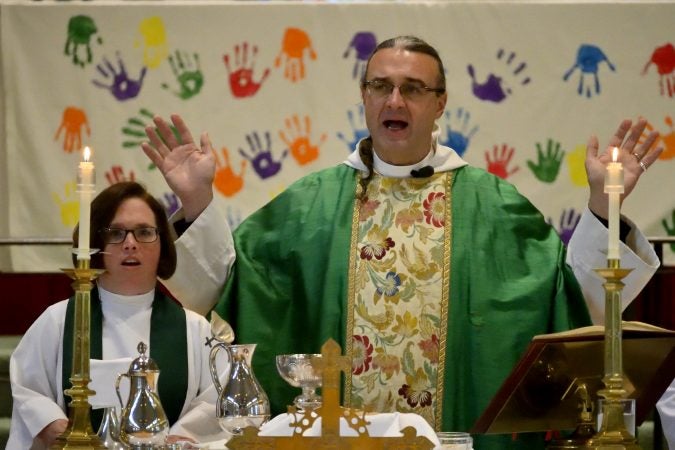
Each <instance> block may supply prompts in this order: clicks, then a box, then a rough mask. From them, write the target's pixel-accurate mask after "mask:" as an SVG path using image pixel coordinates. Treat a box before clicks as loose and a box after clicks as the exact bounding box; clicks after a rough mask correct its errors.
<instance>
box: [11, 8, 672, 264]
mask: <svg viewBox="0 0 675 450" xmlns="http://www.w3.org/2000/svg"><path fill="white" fill-rule="evenodd" d="M0 17H1V20H2V23H1V26H0V30H1V33H2V35H1V40H2V42H1V44H2V79H3V91H2V92H3V101H4V108H3V112H2V125H3V128H4V130H3V131H4V132H3V133H2V139H1V143H2V144H1V145H2V149H1V152H0V156H1V157H0V170H1V172H0V177H1V178H2V181H0V183H2V186H3V192H2V196H1V197H0V200H1V201H2V214H0V215H1V216H3V217H2V218H1V219H0V226H1V227H0V235H3V236H8V237H13V238H21V237H68V236H70V234H71V230H72V228H73V227H74V225H75V224H76V223H77V220H78V196H77V192H76V184H75V181H76V169H77V165H78V162H79V161H80V160H81V158H82V147H83V146H85V145H88V146H90V147H91V148H92V150H93V155H94V156H93V161H94V163H95V165H96V177H97V179H96V189H97V191H100V190H101V189H103V188H105V187H106V186H107V185H109V184H110V183H114V182H116V181H119V180H123V179H135V180H137V181H140V182H142V183H144V184H145V185H146V186H148V188H149V189H150V191H151V192H152V193H153V194H154V195H156V196H157V197H158V198H159V199H160V200H161V201H162V202H163V203H164V204H165V206H166V208H167V210H168V211H169V212H172V211H174V210H175V209H176V208H178V206H179V205H178V201H177V199H176V197H175V196H174V195H173V194H172V193H171V192H170V190H169V189H168V187H167V186H166V184H165V182H164V180H163V178H162V176H161V174H160V173H159V171H158V170H157V169H156V168H154V167H152V165H151V164H150V162H149V160H148V159H147V158H146V157H145V155H144V154H143V153H142V151H141V150H140V147H139V143H140V142H141V141H142V140H144V133H143V128H144V126H145V125H146V124H149V123H150V119H151V117H152V115H153V114H160V115H162V116H164V117H166V116H168V115H169V114H170V113H180V114H181V115H182V116H183V117H184V119H185V120H186V122H187V123H188V125H189V126H190V127H191V129H192V131H193V133H194V135H195V137H196V138H197V137H198V134H199V133H200V132H201V131H208V132H209V134H210V137H211V140H212V142H213V145H214V148H215V152H216V157H217V172H216V179H215V183H214V184H215V192H216V201H217V202H218V205H219V206H220V207H221V208H222V210H223V215H224V216H225V217H227V220H228V221H229V222H230V224H231V225H232V226H233V227H236V225H237V224H238V223H239V222H240V221H241V220H242V219H244V218H245V217H246V216H247V215H248V214H250V213H251V212H252V211H254V210H256V209H257V208H259V207H260V206H262V205H263V204H265V203H266V202H267V201H269V200H270V199H271V198H273V197H274V196H275V195H276V194H277V193H279V192H280V191H281V190H283V189H284V188H285V187H286V186H288V185H289V184H290V183H292V182H293V181H294V180H296V179H297V178H299V177H301V176H302V175H304V174H306V173H308V172H311V171H314V170H317V169H320V168H323V167H327V166H331V165H334V164H337V163H340V162H341V161H343V160H344V159H345V158H346V157H347V155H348V154H349V152H351V151H352V149H353V147H354V144H355V143H356V142H357V141H358V139H360V138H361V137H363V136H365V135H366V133H367V132H366V129H365V122H364V118H363V109H362V107H361V104H360V95H359V89H358V80H359V78H360V77H361V75H362V73H363V70H364V66H365V60H366V59H367V57H368V55H369V53H370V52H371V51H372V49H373V48H374V46H375V45H376V44H377V43H378V42H381V41H382V40H384V39H387V38H389V37H392V36H394V35H399V34H414V35H418V36H420V37H422V38H423V39H425V40H427V41H428V42H429V43H431V44H432V45H434V46H435V47H436V48H437V49H438V50H439V51H440V54H441V57H442V58H443V60H444V62H445V64H446V72H447V74H446V75H447V84H448V90H449V96H448V105H447V109H446V113H445V115H444V116H443V117H442V118H441V119H440V120H439V121H438V124H439V126H440V127H441V131H442V134H441V141H442V143H444V144H446V145H449V146H451V147H453V148H454V149H455V150H456V151H457V152H458V153H459V154H460V155H462V156H463V157H464V158H465V159H466V160H467V161H469V163H470V164H472V165H475V166H478V167H481V168H485V169H487V170H488V171H490V172H492V173H494V174H496V175H498V176H501V177H503V178H506V179H508V180H509V181H510V182H512V183H514V184H515V185H516V186H517V187H518V188H519V190H520V191H521V192H523V193H524V194H525V195H526V196H527V197H529V198H530V199H531V200H532V202H533V203H534V204H535V205H536V206H537V207H538V208H539V209H540V210H541V211H542V213H543V214H544V216H545V217H546V218H547V219H548V220H550V222H551V224H552V225H553V226H554V227H555V228H556V229H557V230H558V232H559V233H560V234H561V237H562V238H563V240H566V239H568V238H569V235H570V233H571V230H572V229H573V228H574V226H575V224H576V220H577V219H578V217H579V214H580V212H581V209H582V208H583V207H584V205H585V203H586V200H587V192H588V187H587V184H586V177H585V172H584V168H583V162H584V155H585V144H586V141H587V139H588V137H589V136H590V135H591V134H596V135H598V137H599V139H600V145H601V148H604V147H605V145H606V144H607V140H608V138H609V136H611V134H612V133H613V132H614V130H615V129H616V126H617V125H618V123H619V121H620V120H621V119H623V118H631V119H636V118H638V117H639V116H643V117H645V118H646V119H647V120H648V121H649V127H650V128H653V129H656V130H658V131H660V132H661V135H662V140H661V142H660V143H661V145H664V146H665V147H666V150H665V152H664V153H663V155H662V157H661V160H660V161H659V162H658V164H657V165H656V166H654V167H653V168H651V169H650V170H649V172H648V174H647V176H645V177H644V178H643V179H642V180H641V182H640V184H639V187H638V189H637V190H636V192H634V193H633V195H632V196H631V197H630V199H629V200H628V201H627V202H626V203H625V204H624V209H623V212H624V213H625V214H626V215H628V216H629V217H630V218H631V219H633V220H634V221H635V222H636V223H637V224H638V225H639V226H640V227H641V228H642V229H643V230H644V231H645V232H646V234H647V235H649V236H665V235H668V234H671V235H673V234H675V176H673V175H674V174H675V171H674V169H675V130H674V128H673V117H674V115H675V114H674V113H675V72H674V68H675V50H674V49H673V43H674V42H675V32H674V28H673V23H674V20H675V3H673V2H649V1H641V2H637V1H636V2H621V3H615V4H613V3H609V2H599V3H592V2H582V3H577V4H574V3H563V4H560V3H551V2H532V1H527V2H526V1H523V2H507V1H505V2H498V3H494V4H491V3H485V2H466V3H465V2H406V3H398V2H381V3H375V2H364V3H362V2H350V3H304V2H197V1H185V2H180V3H177V2H140V1H138V2H123V3H114V2H101V3H95V2H85V3H75V2H68V3H53V4H49V3H43V2H37V3H22V4H21V3H17V4H12V3H10V2H4V3H3V4H2V5H1V6H0ZM0 252H3V253H2V258H3V259H2V262H3V266H7V267H2V269H3V270H15V271H58V270H59V269H60V268H62V267H68V266H70V265H71V262H70V249H68V248H67V247H63V246H61V247H55V246H51V247H44V246H43V247H35V246H12V247H4V248H0ZM669 252H670V250H669V251H668V252H667V253H669ZM667 257H671V258H672V253H669V254H667Z"/></svg>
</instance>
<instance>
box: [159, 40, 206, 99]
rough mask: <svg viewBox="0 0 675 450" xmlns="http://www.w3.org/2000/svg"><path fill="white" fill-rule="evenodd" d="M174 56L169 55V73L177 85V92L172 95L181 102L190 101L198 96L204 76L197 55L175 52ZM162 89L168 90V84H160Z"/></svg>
mask: <svg viewBox="0 0 675 450" xmlns="http://www.w3.org/2000/svg"><path fill="white" fill-rule="evenodd" d="M174 54H175V56H174V55H169V65H170V66H171V72H172V73H173V76H174V77H175V78H176V82H177V83H178V90H177V91H172V92H173V94H174V95H175V96H176V97H178V98H181V99H183V100H187V99H190V98H192V97H194V96H195V95H197V94H199V92H200V91H201V90H202V86H203V85H204V74H203V73H202V70H201V67H200V65H199V55H198V54H197V53H193V54H192V55H190V54H189V53H187V52H181V51H180V50H176V51H175V52H174ZM162 88H163V89H167V90H169V89H170V86H169V84H168V83H162Z"/></svg>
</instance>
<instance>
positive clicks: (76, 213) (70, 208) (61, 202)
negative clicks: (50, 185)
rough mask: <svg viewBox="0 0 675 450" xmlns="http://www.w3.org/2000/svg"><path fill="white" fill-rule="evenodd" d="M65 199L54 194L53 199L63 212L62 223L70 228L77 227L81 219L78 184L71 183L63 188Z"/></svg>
mask: <svg viewBox="0 0 675 450" xmlns="http://www.w3.org/2000/svg"><path fill="white" fill-rule="evenodd" d="M63 191H64V194H65V195H64V198H63V199H62V198H61V196H60V195H59V194H57V193H56V192H52V199H53V200H54V203H56V205H57V206H58V207H59V210H60V211H61V223H62V224H63V225H65V226H67V227H68V228H72V227H74V226H75V225H77V221H78V219H79V217H80V202H79V197H78V196H77V182H75V181H69V182H68V183H66V184H65V185H64V186H63Z"/></svg>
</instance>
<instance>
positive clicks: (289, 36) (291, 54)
mask: <svg viewBox="0 0 675 450" xmlns="http://www.w3.org/2000/svg"><path fill="white" fill-rule="evenodd" d="M305 51H307V52H309V57H310V59H316V52H315V51H314V49H313V48H312V41H311V40H310V39H309V36H308V35H307V33H305V32H304V31H303V30H301V29H299V28H286V32H285V33H284V38H283V41H282V43H281V50H280V51H279V54H278V55H277V57H276V60H275V61H274V67H279V66H281V58H282V56H284V57H285V59H284V77H285V78H286V79H288V80H290V81H291V82H293V83H296V82H298V81H300V80H302V79H303V78H305V61H304V56H305Z"/></svg>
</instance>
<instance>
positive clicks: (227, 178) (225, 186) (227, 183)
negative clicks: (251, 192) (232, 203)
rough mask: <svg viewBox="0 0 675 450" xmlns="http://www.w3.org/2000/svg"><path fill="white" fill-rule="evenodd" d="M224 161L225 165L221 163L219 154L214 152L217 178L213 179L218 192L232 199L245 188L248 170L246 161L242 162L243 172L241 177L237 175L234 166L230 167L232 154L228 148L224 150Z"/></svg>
mask: <svg viewBox="0 0 675 450" xmlns="http://www.w3.org/2000/svg"><path fill="white" fill-rule="evenodd" d="M222 152H223V159H224V160H225V164H224V165H223V163H222V162H221V161H220V158H218V154H217V153H216V152H215V150H214V151H213V155H214V156H215V157H216V176H215V178H214V179H213V184H214V185H215V186H216V189H218V192H220V193H221V194H223V195H224V196H225V197H232V196H233V195H234V194H236V193H237V192H239V191H241V188H242V187H244V169H246V160H245V159H243V160H242V161H241V172H240V173H239V175H237V174H235V173H234V172H233V171H232V166H231V165H230V154H229V152H228V150H227V148H225V147H223V148H222Z"/></svg>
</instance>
